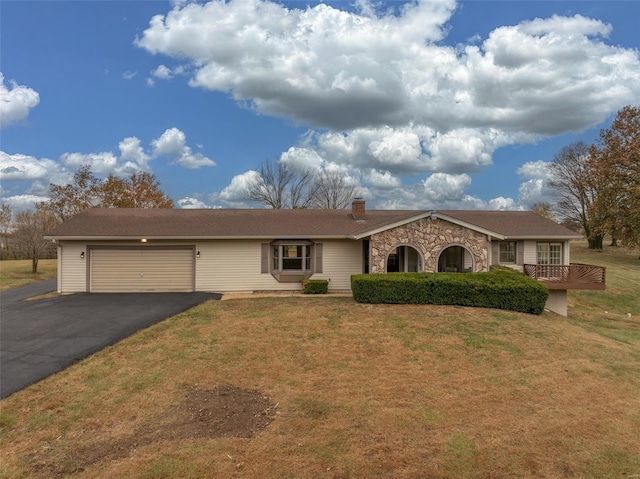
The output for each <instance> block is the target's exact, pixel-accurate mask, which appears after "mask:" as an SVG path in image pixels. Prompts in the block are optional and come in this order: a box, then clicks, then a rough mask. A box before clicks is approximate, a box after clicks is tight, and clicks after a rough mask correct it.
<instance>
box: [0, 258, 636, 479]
mask: <svg viewBox="0 0 640 479" xmlns="http://www.w3.org/2000/svg"><path fill="white" fill-rule="evenodd" d="M584 254H585V255H588V254H591V253H589V252H587V253H584ZM625 255H626V256H625ZM599 258H602V261H603V262H604V263H606V266H607V268H608V270H607V271H608V278H610V279H611V289H610V290H608V291H606V292H575V293H571V295H570V299H571V301H572V302H573V306H572V307H571V308H570V310H569V314H570V317H569V319H567V318H562V317H560V316H558V315H555V314H552V313H543V314H542V315H541V316H534V315H528V314H522V313H515V312H507V311H500V310H488V309H479V308H464V307H451V306H428V305H426V306H425V305H368V304H357V303H355V302H354V301H353V300H352V299H351V298H335V297H299V296H298V297H287V298H283V297H272V298H261V299H259V298H248V299H234V300H229V301H222V302H215V301H212V302H208V303H204V304H202V305H200V306H198V307H196V308H194V309H192V310H190V311H187V312H185V313H183V314H181V315H178V316H176V317H174V318H171V319H169V320H167V321H164V322H162V323H160V324H158V325H156V326H154V327H151V328H149V329H147V330H144V331H142V332H139V333H138V334H136V335H134V336H132V337H130V338H128V339H126V340H124V341H122V342H121V343H119V344H118V345H115V346H113V347H110V348H107V349H106V350H103V351H101V352H99V353H97V354H95V355H93V356H92V357H90V358H88V359H87V360H85V361H82V362H81V363H78V364H77V365H75V366H73V367H71V368H69V369H67V370H65V371H63V372H62V373H59V374H57V375H55V376H53V377H50V378H48V379H46V380H44V381H42V382H40V383H38V384H36V385H33V386H31V387H30V388H27V389H26V390H23V391H21V392H18V393H16V394H14V395H12V396H10V397H9V398H7V399H5V400H3V401H2V402H1V403H0V406H1V407H2V409H1V415H0V425H1V427H2V432H1V433H0V440H1V444H0V450H1V458H0V459H1V460H0V471H1V473H0V477H4V478H45V477H47V478H48V477H54V478H56V477H60V478H62V477H78V478H104V477H118V478H219V477H235V478H256V477H259V478H283V477H286V478H322V477H325V478H375V477H387V478H424V477H428V478H435V479H440V478H441V479H444V478H452V479H453V478H456V479H458V478H513V477H517V478H593V479H595V478H612V479H613V478H616V479H624V478H630V477H634V475H639V474H640V448H639V447H638V444H640V307H639V306H640V305H639V304H638V299H637V296H638V295H637V292H638V288H637V285H638V281H640V267H638V265H637V263H635V264H634V263H632V262H631V261H632V260H633V259H634V258H637V255H630V254H626V253H624V252H622V251H620V250H616V251H615V252H614V253H609V252H607V253H606V254H603V255H601V256H600V257H599ZM621 258H622V259H621ZM579 259H580V260H582V258H581V254H580V252H579V251H578V250H576V254H575V255H574V258H573V260H574V261H577V260H579ZM636 261H637V259H636ZM585 262H589V261H585ZM593 262H595V261H593ZM631 264H633V265H634V267H627V265H631ZM587 293H589V295H587V296H585V295H586V294H587ZM591 295H593V296H591ZM596 295H601V296H599V297H598V296H596ZM619 304H620V305H624V306H623V307H622V306H621V307H620V308H615V307H612V306H616V305H619ZM604 305H606V306H607V307H608V308H610V310H606V311H608V312H607V313H605V312H604V311H605V310H604V309H603V307H604ZM634 308H635V309H634ZM627 312H631V313H632V317H631V318H627V316H626V313H627Z"/></svg>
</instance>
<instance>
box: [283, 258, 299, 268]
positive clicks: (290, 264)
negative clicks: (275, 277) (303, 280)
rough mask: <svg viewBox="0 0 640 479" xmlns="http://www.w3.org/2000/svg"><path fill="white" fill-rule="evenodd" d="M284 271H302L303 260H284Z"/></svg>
mask: <svg viewBox="0 0 640 479" xmlns="http://www.w3.org/2000/svg"><path fill="white" fill-rule="evenodd" d="M282 269H297V270H301V269H302V258H282Z"/></svg>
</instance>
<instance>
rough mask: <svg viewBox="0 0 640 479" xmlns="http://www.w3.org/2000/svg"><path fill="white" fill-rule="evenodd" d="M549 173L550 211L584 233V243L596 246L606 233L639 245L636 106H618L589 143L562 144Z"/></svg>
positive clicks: (639, 122) (639, 121)
mask: <svg viewBox="0 0 640 479" xmlns="http://www.w3.org/2000/svg"><path fill="white" fill-rule="evenodd" d="M551 173H552V180H551V186H552V187H553V188H554V190H555V191H556V193H557V198H556V201H555V205H553V206H554V208H553V209H554V212H555V213H556V214H557V216H558V218H559V219H560V220H561V221H562V222H563V223H564V224H566V225H567V226H569V227H571V228H572V229H575V230H578V231H581V232H582V233H583V234H584V235H585V237H586V238H587V241H588V244H589V248H592V249H602V244H603V240H604V237H605V236H607V235H608V236H610V237H611V238H612V244H614V245H615V244H616V243H617V241H618V240H621V241H622V242H623V243H624V245H625V246H627V247H630V248H634V249H640V107H633V106H626V107H624V108H623V109H622V110H620V111H619V112H618V113H617V115H616V117H615V119H614V120H613V123H612V124H611V127H609V128H607V129H603V130H601V131H600V135H599V137H598V140H597V141H596V143H595V144H594V145H587V144H585V143H584V142H576V143H572V144H570V145H567V146H565V147H564V148H562V149H561V150H560V151H559V152H558V153H557V154H556V155H555V157H554V159H553V161H552V162H551ZM538 207H540V205H538Z"/></svg>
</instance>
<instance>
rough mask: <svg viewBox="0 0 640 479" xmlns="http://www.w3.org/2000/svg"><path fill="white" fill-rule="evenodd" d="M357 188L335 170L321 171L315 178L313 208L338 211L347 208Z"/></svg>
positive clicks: (355, 194)
mask: <svg viewBox="0 0 640 479" xmlns="http://www.w3.org/2000/svg"><path fill="white" fill-rule="evenodd" d="M357 190H358V189H357V187H356V186H355V185H353V184H351V183H349V182H348V181H347V179H346V178H345V176H344V175H343V174H342V173H340V172H339V171H336V170H331V171H326V170H325V171H323V172H322V173H320V174H319V175H318V177H317V178H316V188H315V195H314V198H313V202H312V205H313V207H314V208H319V209H326V210H340V209H344V208H347V207H348V206H349V205H350V204H351V201H352V200H353V198H354V197H355V196H357Z"/></svg>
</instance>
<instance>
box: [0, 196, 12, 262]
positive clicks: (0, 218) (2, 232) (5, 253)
mask: <svg viewBox="0 0 640 479" xmlns="http://www.w3.org/2000/svg"><path fill="white" fill-rule="evenodd" d="M12 227H13V212H12V211H11V205H9V204H7V203H4V202H3V203H2V208H0V240H1V241H2V251H0V258H2V259H7V258H9V233H10V232H11V229H12Z"/></svg>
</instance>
